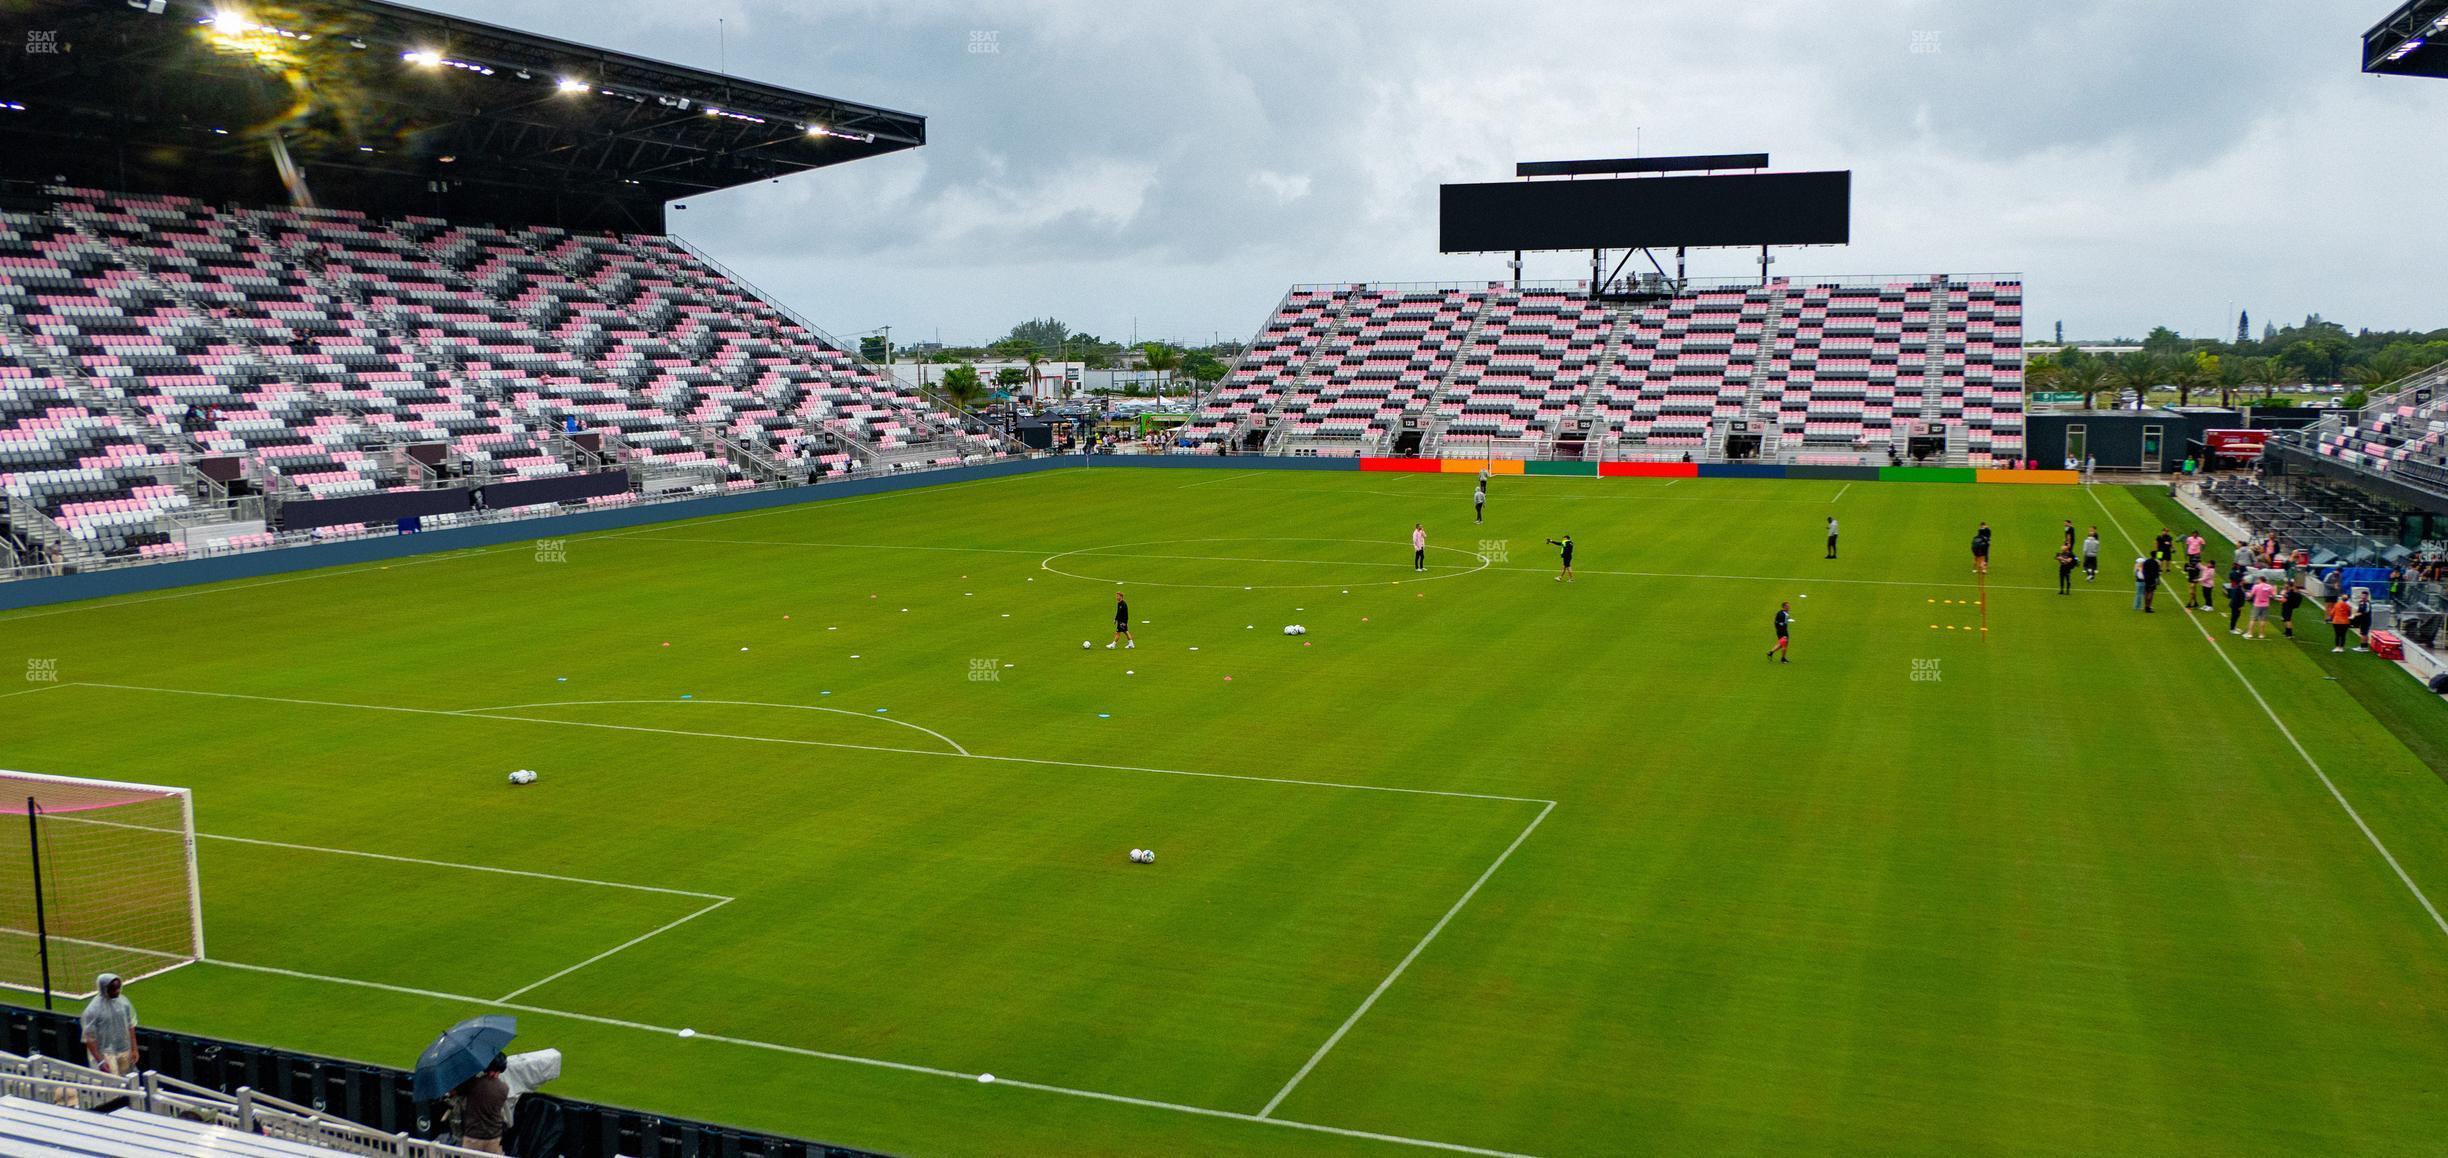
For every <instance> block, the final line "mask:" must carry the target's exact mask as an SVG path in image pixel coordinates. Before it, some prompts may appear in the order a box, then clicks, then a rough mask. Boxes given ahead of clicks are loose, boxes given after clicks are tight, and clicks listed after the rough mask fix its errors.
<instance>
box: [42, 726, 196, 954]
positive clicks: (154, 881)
mask: <svg viewBox="0 0 2448 1158" xmlns="http://www.w3.org/2000/svg"><path fill="white" fill-rule="evenodd" d="M203 956H204V908H203V903H202V897H201V895H200V894H199V893H198V891H197V882H196V858H195V808H194V803H193V801H192V800H191V799H190V797H189V796H188V793H187V790H186V789H184V788H160V787H155V786H153V785H150V784H122V783H119V782H116V781H110V780H82V779H77V778H74V777H67V776H39V775H35V774H33V773H29V772H9V771H4V770H0V986H6V987H8V988H11V989H25V990H32V991H35V992H41V991H42V990H43V989H44V987H45V974H46V972H47V973H48V984H49V990H50V992H52V993H54V994H60V995H63V996H69V997H85V996H90V995H91V994H92V993H93V984H94V978H95V977H96V976H98V975H100V974H103V973H116V974H118V975H119V977H120V978H121V979H122V980H124V981H133V980H136V979H138V978H141V977H150V976H152V975H154V974H156V973H161V972H164V971H166V970H170V969H176V968H178V967H179V966H181V965H185V964H187V963H188V962H191V961H197V960H201V959H202V958H203Z"/></svg>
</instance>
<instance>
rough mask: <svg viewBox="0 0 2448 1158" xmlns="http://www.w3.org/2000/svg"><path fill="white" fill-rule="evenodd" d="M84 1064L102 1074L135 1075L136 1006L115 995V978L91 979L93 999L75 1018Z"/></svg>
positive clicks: (109, 974) (116, 982)
mask: <svg viewBox="0 0 2448 1158" xmlns="http://www.w3.org/2000/svg"><path fill="white" fill-rule="evenodd" d="M77 1023H78V1026H79V1028H80V1029H81V1030H82V1031H83V1033H84V1037H85V1060H86V1064H88V1065H90V1066H92V1067H93V1068H95V1069H98V1070H101V1071H102V1072H103V1073H106V1074H119V1075H121V1076H125V1075H127V1074H132V1073H135V1072H136V1006H135V1005H134V1004H132V1003H130V1002H129V1001H128V999H127V998H125V997H122V996H120V995H119V975H118V974H116V973H105V974H103V975H101V976H99V977H96V978H94V998H93V1001H92V1002H90V1003H88V1004H87V1005H86V1006H85V1012H84V1013H83V1014H82V1015H81V1016H79V1017H78V1018H77Z"/></svg>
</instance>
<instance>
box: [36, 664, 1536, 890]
mask: <svg viewBox="0 0 2448 1158" xmlns="http://www.w3.org/2000/svg"><path fill="white" fill-rule="evenodd" d="M72 686H75V687H86V688H108V689H111V690H114V691H124V692H153V693H158V694H162V695H177V696H204V697H208V698H211V699H222V700H258V701H262V702H266V703H275V704H298V705H302V706H306V707H316V708H353V709H356V710H359V711H369V712H400V713H404V714H407V715H414V716H447V717H451V718H454V719H461V720H500V721H503V722H508V723H523V724H549V725H553V726H556V727H564V728H597V729H602V730H606V731H614V732H648V733H653V734H656V735H665V736H688V737H694V738H697V739H704V740H737V741H741V742H743V743H754V744H789V745H793V746H796V747H806V748H843V749H848V750H851V751H857V752H887V753H892V754H895V755H902V756H934V757H938V758H941V759H947V760H991V761H994V762H996V763H1002V764H1029V765H1036V766H1040V767H1048V768H1086V769H1091V770H1095V771H1103V772H1139V773H1146V774H1149V775H1156V776H1189V777H1194V778H1197V779H1201V780H1244V781H1248V782H1250V783H1254V784H1285V785H1292V786H1295V787H1301V788H1341V789H1346V790H1349V791H1354V792H1391V793H1394V794H1396V795H1401V796H1443V797H1448V798H1451V799H1458V800H1501V801H1505V802H1507V803H1510V804H1554V803H1555V801H1552V800H1548V799H1546V798H1544V797H1536V796H1505V795H1501V794H1497V793H1489V792H1456V791H1450V790H1446V789H1440V788H1403V787H1397V786H1394V785H1388V784H1347V783H1342V782H1340V781H1334V780H1302V779H1298V778H1294V777H1288V776H1245V775H1241V774H1239V773H1234V772H1191V771H1187V770H1184V769H1180V768H1149V767H1142V766H1139V765H1134V764H1098V763H1091V762H1086V761H1080V760H1054V759H1047V758H1042V757H1035V756H994V755H988V754H986V753H982V752H946V751H943V750H941V749H938V748H895V747H891V746H889V745H883V744H852V743H847V742H844V741H839V740H800V739H793V738H789V737H784V736H753V735H741V734H738V733H732V732H692V731H684V730H681V729H678V728H647V727H640V726H638V725H635V724H601V723H595V722H592V721H587V720H554V719H547V718H545V717H541V716H504V715H499V714H494V713H490V712H477V713H470V712H467V711H443V710H441V709H438V708H402V707H395V706H392V705H388V704H351V703H342V702H339V701H336V700H304V699H296V698H293V697H289V696H257V695H249V694H247V693H244V692H208V691H197V690H194V689H190V688H159V687H145V686H142V685H138V684H105V683H86V682H80V683H77V684H74V685H72ZM653 702H657V703H660V702H664V701H653ZM669 702H671V703H675V704H678V703H685V702H688V701H683V700H672V701H669ZM502 871H510V870H502Z"/></svg>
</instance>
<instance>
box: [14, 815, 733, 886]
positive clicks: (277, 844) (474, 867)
mask: <svg viewBox="0 0 2448 1158" xmlns="http://www.w3.org/2000/svg"><path fill="white" fill-rule="evenodd" d="M51 819H52V820H53V821H55V822H56V821H61V820H68V819H71V818H70V817H68V816H65V815H61V814H54V815H52V817H51ZM76 823H79V824H91V825H100V826H103V827H106V828H125V829H132V830H134V831H138V832H158V833H167V834H177V833H180V832H181V831H182V830H180V829H175V828H157V827H154V826H152V825H147V824H128V823H125V822H123V821H117V820H85V819H77V820H76ZM196 839H198V840H219V841H226V842H228V843H230V844H251V845H254V846H256V847H258V848H280V849H288V850H290V851H293V852H320V853H329V854H331V855H333V856H354V857H362V858H364V859H366V860H383V861H390V862H392V863H394V864H413V865H423V866H426V867H428V868H446V869H459V870H462V871H465V872H472V873H493V874H496V875H498V876H505V877H527V878H529V879H531V880H539V881H553V882H556V883H559V884H565V885H593V886H595V887H597V888H605V889H627V890H629V891H630V892H636V893H661V894H663V895H665V896H672V897H694V898H696V899H698V900H701V901H730V900H734V899H736V898H733V897H727V896H724V895H723V894H721V893H701V892H697V891H695V890H693V889H673V888H665V887H663V886H662V885H633V884H629V883H627V882H625V881H599V880H595V879H593V878H591V877H573V876H563V875H562V874H560V873H540V872H536V871H533V870H531V869H514V868H500V867H497V866H495V865H489V864H465V863H462V862H459V861H450V860H428V859H426V858H424V857H421V856H397V855H394V854H392V853H387V852H366V851H363V850H361V849H354V848H331V847H329V846H326V845H320V844H292V843H290V842H289V841H285V840H261V839H258V838H256V837H252V836H229V835H226V834H224V833H218V832H199V833H197V834H196Z"/></svg>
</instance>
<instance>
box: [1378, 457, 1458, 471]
mask: <svg viewBox="0 0 2448 1158" xmlns="http://www.w3.org/2000/svg"><path fill="white" fill-rule="evenodd" d="M1444 462H1445V460H1443V459H1439V458H1363V459H1361V460H1360V469H1362V470H1408V471H1417V472H1419V473H1422V474H1435V473H1437V472H1438V471H1441V470H1443V469H1445V466H1444Z"/></svg>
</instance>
